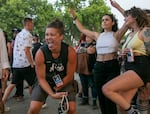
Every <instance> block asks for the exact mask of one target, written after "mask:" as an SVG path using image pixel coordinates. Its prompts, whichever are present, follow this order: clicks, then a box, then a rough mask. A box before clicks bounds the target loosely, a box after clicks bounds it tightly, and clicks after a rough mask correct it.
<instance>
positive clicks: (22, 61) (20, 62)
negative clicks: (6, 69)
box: [12, 29, 32, 68]
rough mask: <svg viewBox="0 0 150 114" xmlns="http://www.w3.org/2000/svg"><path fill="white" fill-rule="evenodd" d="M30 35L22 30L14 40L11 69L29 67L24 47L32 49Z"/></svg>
mask: <svg viewBox="0 0 150 114" xmlns="http://www.w3.org/2000/svg"><path fill="white" fill-rule="evenodd" d="M30 42H32V35H31V34H30V32H29V31H27V30H26V29H23V30H22V31H21V32H20V33H18V35H17V36H16V39H15V44H14V50H13V65H12V67H13V68H24V67H27V66H29V65H30V63H29V61H28V59H27V57H26V54H25V51H24V49H25V47H32V43H30Z"/></svg>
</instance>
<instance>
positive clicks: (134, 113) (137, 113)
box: [132, 110, 141, 114]
mask: <svg viewBox="0 0 150 114" xmlns="http://www.w3.org/2000/svg"><path fill="white" fill-rule="evenodd" d="M132 114H141V113H140V112H139V111H137V110H135V111H134V112H133V113H132Z"/></svg>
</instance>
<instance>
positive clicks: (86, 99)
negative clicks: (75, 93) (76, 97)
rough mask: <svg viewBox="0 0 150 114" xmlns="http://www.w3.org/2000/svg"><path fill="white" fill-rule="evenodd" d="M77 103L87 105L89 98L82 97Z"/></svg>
mask: <svg viewBox="0 0 150 114" xmlns="http://www.w3.org/2000/svg"><path fill="white" fill-rule="evenodd" d="M79 105H89V99H88V98H82V101H81V103H80V104H79Z"/></svg>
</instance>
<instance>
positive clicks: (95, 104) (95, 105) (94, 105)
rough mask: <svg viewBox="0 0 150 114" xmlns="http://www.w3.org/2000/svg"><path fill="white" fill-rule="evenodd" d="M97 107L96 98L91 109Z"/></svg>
mask: <svg viewBox="0 0 150 114" xmlns="http://www.w3.org/2000/svg"><path fill="white" fill-rule="evenodd" d="M97 108H98V106H97V103H96V100H93V105H92V109H93V110H95V109H97Z"/></svg>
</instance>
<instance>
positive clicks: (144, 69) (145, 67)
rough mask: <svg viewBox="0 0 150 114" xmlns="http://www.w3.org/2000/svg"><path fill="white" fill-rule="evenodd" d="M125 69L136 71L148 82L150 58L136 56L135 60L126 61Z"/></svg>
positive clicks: (149, 77) (149, 79)
mask: <svg viewBox="0 0 150 114" xmlns="http://www.w3.org/2000/svg"><path fill="white" fill-rule="evenodd" d="M125 70H133V71H135V72H136V73H137V74H138V75H139V77H140V78H141V79H142V80H143V82H144V83H145V84H146V83H147V82H149V81H150V59H149V58H148V57H147V56H135V57H134V62H127V61H126V62H125Z"/></svg>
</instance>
